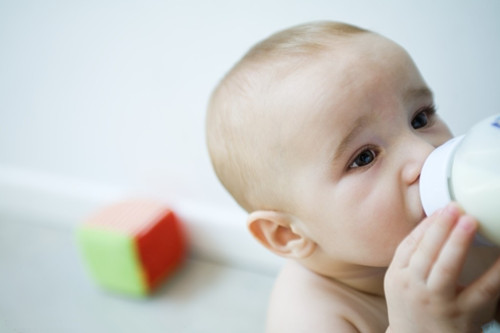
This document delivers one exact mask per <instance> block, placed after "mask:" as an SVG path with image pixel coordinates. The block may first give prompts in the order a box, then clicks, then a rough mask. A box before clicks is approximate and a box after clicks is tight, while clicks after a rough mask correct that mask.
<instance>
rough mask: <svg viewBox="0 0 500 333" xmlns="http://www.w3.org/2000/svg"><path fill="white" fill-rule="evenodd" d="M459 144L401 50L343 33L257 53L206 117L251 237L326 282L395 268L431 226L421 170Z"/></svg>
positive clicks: (293, 33) (218, 163)
mask: <svg viewBox="0 0 500 333" xmlns="http://www.w3.org/2000/svg"><path fill="white" fill-rule="evenodd" d="M450 136H451V134H450V132H449V130H448V129H447V127H446V125H444V124H443V123H442V121H441V120H440V119H439V118H438V117H437V116H436V115H435V112H434V106H433V97H432V93H431V91H430V90H429V88H428V87H427V85H426V84H425V82H424V80H423V79H422V77H421V75H420V73H419V72H418V69H417V68H416V67H415V65H414V63H413V61H412V60H411V58H410V57H409V56H408V54H407V53H406V52H405V51H404V50H403V49H402V48H401V47H400V46H399V45H397V44H395V43H394V42H392V41H390V40H388V39H386V38H384V37H382V36H380V35H378V34H375V33H373V32H369V31H366V30H363V29H360V28H357V27H354V26H350V25H346V24H341V23H333V22H318V23H311V24H305V25H301V26H297V27H293V28H291V29H288V30H285V31H282V32H279V33H277V34H275V35H272V36H271V37H269V38H268V39H266V40H264V41H263V42H261V43H259V44H257V45H256V46H254V47H253V48H252V49H251V50H250V51H249V52H248V53H247V55H245V56H244V57H243V59H242V60H241V61H240V62H238V63H237V64H236V65H235V66H234V67H233V69H232V70H231V71H230V72H229V73H228V74H227V75H226V77H225V78H224V79H223V80H222V81H221V83H220V84H219V86H218V87H217V89H216V90H215V92H214V93H213V96H212V99H211V101H210V105H209V109H208V114H207V142H208V147H209V151H210V156H211V159H212V163H213V165H214V168H215V171H216V173H217V175H218V177H219V179H220V180H221V182H222V183H223V185H224V186H225V187H226V189H227V190H228V191H229V192H230V193H231V194H232V195H233V197H234V198H235V200H236V201H237V202H238V203H239V204H240V205H241V206H242V207H243V208H244V209H246V210H247V211H248V212H249V213H250V217H249V227H250V230H251V231H252V233H253V234H254V235H255V236H256V237H257V238H258V239H259V240H260V241H261V242H262V243H263V244H264V245H265V246H267V247H268V248H269V249H271V250H272V251H274V252H277V253H278V254H280V255H283V256H287V257H293V258H297V259H301V260H302V259H304V260H305V258H310V257H313V258H314V259H312V260H310V259H307V260H306V265H308V266H310V267H311V268H313V269H314V270H316V271H318V272H320V273H322V274H326V275H331V274H330V272H329V270H330V269H334V268H333V267H334V266H336V265H338V264H342V263H350V264H352V263H354V264H356V265H370V266H381V267H383V266H386V265H387V264H388V262H389V260H390V258H391V257H392V254H393V252H394V249H395V247H396V246H397V244H398V243H399V241H401V239H402V238H403V237H404V236H405V235H406V234H407V233H408V232H409V231H410V230H411V229H412V228H413V227H414V226H415V225H416V224H417V223H418V222H420V221H421V220H422V218H423V211H422V208H421V204H420V200H419V195H418V179H419V175H420V169H421V166H422V163H423V161H424V159H425V157H426V156H427V155H428V154H429V153H430V151H432V149H434V148H435V147H436V146H437V145H439V144H441V143H443V142H444V141H446V140H447V139H449V138H450ZM332 258H335V260H334V261H332Z"/></svg>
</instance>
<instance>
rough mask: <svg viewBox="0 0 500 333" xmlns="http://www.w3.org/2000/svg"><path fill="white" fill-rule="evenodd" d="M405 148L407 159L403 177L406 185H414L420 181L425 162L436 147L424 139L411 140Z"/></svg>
mask: <svg viewBox="0 0 500 333" xmlns="http://www.w3.org/2000/svg"><path fill="white" fill-rule="evenodd" d="M405 146H406V152H405V157H406V158H405V164H404V167H403V170H402V177H403V180H404V181H405V182H406V183H408V184H413V183H415V182H416V181H418V180H419V178H420V173H421V171H422V167H423V165H424V162H425V160H426V159H427V157H428V156H429V154H430V153H431V152H432V151H433V150H434V149H435V148H436V147H434V146H433V145H432V144H431V143H429V142H427V141H425V140H422V139H417V140H411V142H408V144H407V145H405Z"/></svg>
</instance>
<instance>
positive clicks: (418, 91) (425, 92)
mask: <svg viewBox="0 0 500 333" xmlns="http://www.w3.org/2000/svg"><path fill="white" fill-rule="evenodd" d="M433 96H434V94H433V93H432V91H431V90H430V89H429V88H427V87H420V88H413V89H409V90H408V91H407V92H406V93H405V95H404V98H405V100H406V101H409V100H414V99H418V98H431V99H432V98H433Z"/></svg>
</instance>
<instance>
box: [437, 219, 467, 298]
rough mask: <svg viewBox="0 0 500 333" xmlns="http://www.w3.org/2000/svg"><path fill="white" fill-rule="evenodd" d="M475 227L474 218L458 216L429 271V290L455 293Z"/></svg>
mask: <svg viewBox="0 0 500 333" xmlns="http://www.w3.org/2000/svg"><path fill="white" fill-rule="evenodd" d="M476 229H477V222H476V220H474V219H473V218H472V217H470V216H466V215H465V216H462V217H460V219H459V220H458V222H457V223H456V224H455V226H454V228H453V230H452V232H451V233H450V235H449V237H448V239H447V240H446V242H445V243H444V245H443V247H442V249H441V251H440V253H439V256H438V257H437V259H436V262H435V264H434V266H433V267H432V269H431V271H430V273H429V277H428V280H427V286H428V287H429V288H431V290H440V291H442V292H444V293H445V294H446V293H447V294H448V295H454V294H455V291H456V285H457V280H458V278H459V276H460V273H461V271H462V269H463V266H464V263H465V259H466V257H467V252H468V250H469V247H470V245H471V243H472V241H473V239H474V234H475V232H476Z"/></svg>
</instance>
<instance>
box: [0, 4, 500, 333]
mask: <svg viewBox="0 0 500 333" xmlns="http://www.w3.org/2000/svg"><path fill="white" fill-rule="evenodd" d="M499 17H500V1H497V0H481V1H477V0H460V1H456V0H441V1H434V0H418V1H397V0H392V1H391V0H380V1H370V0H358V1H356V0H354V1H337V0H328V1H327V0H310V1H299V0H273V1H268V0H265V1H264V0H253V1H229V0H213V1H202V0H183V1H174V0H163V1H160V0H120V1H118V0H99V1H96V0H87V1H75V0H45V1H35V0H0V212H5V214H8V215H9V216H12V215H16V216H21V215H22V219H19V221H20V222H19V223H23V222H22V221H33V220H40V221H44V223H47V224H53V225H57V226H58V227H62V228H66V227H67V228H72V227H74V226H75V225H77V224H78V223H79V222H81V220H82V219H83V218H84V217H85V216H86V214H88V213H90V212H92V211H93V210H95V209H96V208H98V207H99V206H102V205H104V204H106V203H109V202H113V201H116V200H119V199H121V198H125V197H152V198H156V199H159V200H162V201H165V202H166V203H169V204H170V205H171V206H172V207H173V208H174V209H176V210H177V211H178V212H179V213H180V215H182V216H183V217H184V219H185V221H186V222H187V223H188V225H189V228H190V231H191V237H192V240H193V249H194V250H193V251H194V252H195V253H196V254H197V255H198V256H200V257H204V258H212V259H214V260H216V261H219V262H224V263H228V264H231V265H235V266H237V267H245V269H247V268H250V269H252V268H255V269H256V270H257V271H259V272H266V274H267V273H270V274H274V272H275V271H276V270H277V267H278V266H279V264H280V261H279V260H277V259H276V258H274V257H272V256H271V255H269V254H267V252H265V251H264V250H261V249H260V247H259V246H258V245H257V244H255V243H254V241H253V240H251V239H250V237H249V236H248V235H247V233H246V231H245V223H244V221H245V214H244V213H243V212H242V211H241V210H240V209H239V207H237V205H236V204H235V203H234V201H233V200H232V199H231V198H230V197H229V196H228V194H227V193H226V192H225V190H224V189H223V188H222V187H221V186H220V185H219V183H218V181H217V179H216V177H215V175H214V173H213V171H212V168H211V166H210V163H209V158H208V154H207V152H206V148H205V140H204V115H205V108H206V105H207V101H208V98H209V95H210V93H211V91H212V89H213V88H214V86H215V85H216V84H217V82H218V81H219V80H220V78H221V77H222V76H223V75H224V73H225V72H226V71H227V70H228V69H229V68H230V67H231V66H232V65H233V64H234V63H235V62H236V61H237V60H238V59H239V58H240V57H241V56H242V55H243V54H244V53H245V52H246V50H247V49H248V48H249V47H250V46H251V45H253V44H254V43H256V42H257V41H259V40H261V39H263V38H265V37H267V36H268V35H269V34H271V33H273V32H275V31H277V30H280V29H283V28H286V27H289V26H291V25H296V24H299V23H303V22H306V21H311V20H339V21H345V22H349V23H352V24H355V25H359V26H362V27H364V28H368V29H371V30H374V31H376V32H379V33H381V34H383V35H386V36H387V37H389V38H391V39H393V40H394V41H396V42H398V43H399V44H401V45H402V46H403V47H405V48H406V49H407V50H408V51H409V53H410V54H411V55H412V56H413V58H414V60H415V62H416V63H417V66H418V67H419V68H420V70H421V72H422V74H423V76H424V78H425V79H426V81H427V83H428V84H429V86H430V87H431V88H432V90H433V91H434V93H435V97H436V104H437V107H438V112H439V113H440V114H441V116H442V117H443V118H444V119H445V120H446V121H447V122H448V124H449V125H450V127H451V129H452V130H453V132H454V133H455V134H462V133H464V132H465V131H466V130H467V129H468V128H469V127H470V126H471V125H472V124H473V123H475V122H476V121H478V120H480V119H482V118H484V117H486V116H488V115H491V114H493V113H499V112H500V98H499V94H498V91H499V88H500V65H499V63H498V62H499V59H500V43H499V41H500V19H499ZM1 270H2V268H1V265H0V274H3V272H1ZM0 324H1V321H0ZM0 328H1V327H0Z"/></svg>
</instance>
